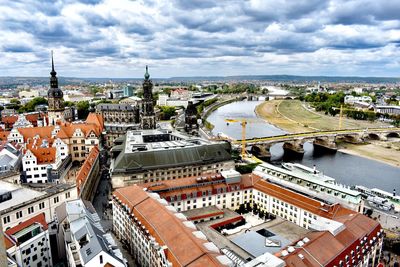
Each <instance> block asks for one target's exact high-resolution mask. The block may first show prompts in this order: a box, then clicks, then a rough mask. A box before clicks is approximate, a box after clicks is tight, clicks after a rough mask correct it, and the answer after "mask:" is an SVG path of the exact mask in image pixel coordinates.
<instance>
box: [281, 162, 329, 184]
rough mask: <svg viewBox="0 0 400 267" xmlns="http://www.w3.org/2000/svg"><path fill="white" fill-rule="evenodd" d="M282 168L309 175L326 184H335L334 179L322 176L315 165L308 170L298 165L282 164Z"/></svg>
mask: <svg viewBox="0 0 400 267" xmlns="http://www.w3.org/2000/svg"><path fill="white" fill-rule="evenodd" d="M282 167H283V168H285V169H287V170H290V171H293V172H301V173H305V174H311V175H313V176H314V177H315V178H317V179H319V180H322V181H324V182H326V183H335V178H332V177H329V176H327V175H324V174H323V173H322V172H321V171H319V170H317V167H316V166H315V165H314V167H313V168H310V167H307V166H304V165H302V164H299V163H289V162H283V163H282Z"/></svg>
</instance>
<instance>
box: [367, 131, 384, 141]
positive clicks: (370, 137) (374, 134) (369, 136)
mask: <svg viewBox="0 0 400 267" xmlns="http://www.w3.org/2000/svg"><path fill="white" fill-rule="evenodd" d="M368 139H371V140H380V139H381V138H380V137H379V135H378V134H376V133H369V134H368Z"/></svg>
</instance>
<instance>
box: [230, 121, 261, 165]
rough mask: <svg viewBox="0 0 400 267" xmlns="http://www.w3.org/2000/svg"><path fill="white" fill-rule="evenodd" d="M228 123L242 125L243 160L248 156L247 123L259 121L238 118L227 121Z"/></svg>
mask: <svg viewBox="0 0 400 267" xmlns="http://www.w3.org/2000/svg"><path fill="white" fill-rule="evenodd" d="M225 121H226V122H227V123H233V122H239V123H240V125H241V126H242V140H241V143H242V149H241V150H242V151H241V153H240V154H241V156H242V158H243V157H245V156H246V125H247V123H251V122H255V121H257V120H254V119H251V118H236V119H225Z"/></svg>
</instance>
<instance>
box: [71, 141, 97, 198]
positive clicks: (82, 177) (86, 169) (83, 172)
mask: <svg viewBox="0 0 400 267" xmlns="http://www.w3.org/2000/svg"><path fill="white" fill-rule="evenodd" d="M98 156H99V149H98V147H97V146H94V147H93V148H92V149H91V150H90V152H89V155H88V157H87V158H86V160H85V162H83V164H82V167H81V168H80V169H79V172H78V174H77V175H76V184H77V190H78V195H79V193H80V192H81V190H82V188H83V187H84V186H85V183H86V180H87V177H88V175H89V173H90V171H91V169H92V167H93V164H94V162H95V161H96V159H97V157H98Z"/></svg>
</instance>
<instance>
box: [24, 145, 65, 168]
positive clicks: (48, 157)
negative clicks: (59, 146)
mask: <svg viewBox="0 0 400 267" xmlns="http://www.w3.org/2000/svg"><path fill="white" fill-rule="evenodd" d="M28 149H29V150H30V151H31V152H32V153H33V155H35V157H36V158H37V164H51V163H54V162H55V161H56V152H57V150H56V148H55V147H39V144H37V145H36V146H33V144H27V150H28ZM27 150H25V153H26V152H27Z"/></svg>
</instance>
